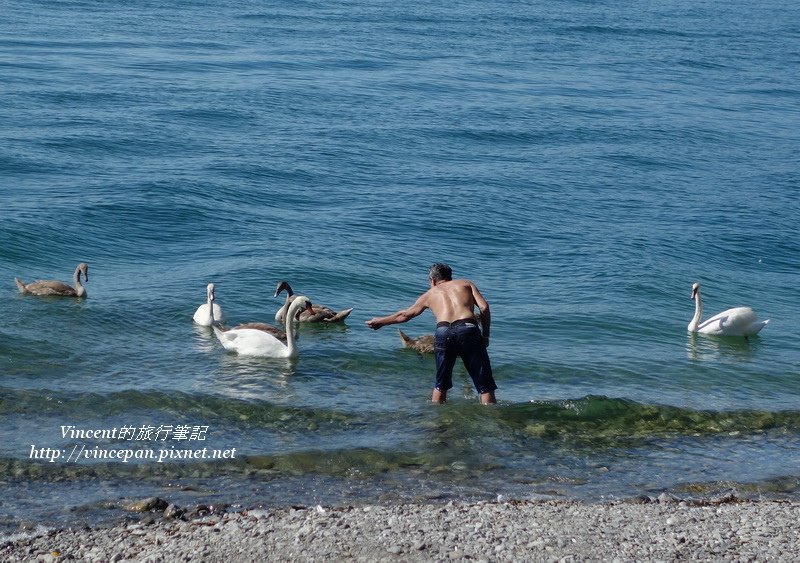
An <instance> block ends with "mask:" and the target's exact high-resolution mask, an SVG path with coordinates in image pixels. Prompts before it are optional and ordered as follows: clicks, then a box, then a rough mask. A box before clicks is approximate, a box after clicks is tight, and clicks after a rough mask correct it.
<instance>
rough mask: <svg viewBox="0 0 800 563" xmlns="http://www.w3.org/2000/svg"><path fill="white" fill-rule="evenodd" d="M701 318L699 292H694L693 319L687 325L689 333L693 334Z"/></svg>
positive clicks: (701, 309) (701, 305)
mask: <svg viewBox="0 0 800 563" xmlns="http://www.w3.org/2000/svg"><path fill="white" fill-rule="evenodd" d="M702 316H703V300H702V299H701V298H700V290H699V289H698V290H697V291H695V292H694V317H692V320H691V322H690V323H689V331H690V332H695V331H696V330H697V325H699V324H700V317H702Z"/></svg>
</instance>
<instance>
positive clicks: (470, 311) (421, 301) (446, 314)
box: [366, 279, 491, 346]
mask: <svg viewBox="0 0 800 563" xmlns="http://www.w3.org/2000/svg"><path fill="white" fill-rule="evenodd" d="M475 307H477V308H478V310H479V311H480V319H481V329H482V330H481V332H482V334H483V339H484V342H485V343H486V345H487V346H488V345H489V330H490V326H491V314H490V312H489V304H488V303H487V302H486V299H484V298H483V295H481V292H480V291H479V290H478V288H477V287H476V286H475V284H474V283H472V282H471V281H469V280H465V279H459V280H431V288H430V289H429V290H428V291H426V292H425V293H423V294H422V295H420V296H419V298H418V299H417V300H416V301H415V302H414V304H413V305H411V307H409V308H407V309H403V310H401V311H398V312H396V313H394V314H393V315H389V316H386V317H375V318H373V319H370V320H368V321H366V325H367V326H368V327H370V328H372V329H376V330H377V329H379V328H381V327H382V326H386V325H390V324H396V323H404V322H407V321H409V320H411V319H413V318H414V317H416V316H418V315H420V314H422V312H423V311H425V309H430V310H431V312H432V313H433V315H434V316H435V317H436V322H450V323H451V322H453V321H458V320H461V319H471V318H473V316H474V314H475Z"/></svg>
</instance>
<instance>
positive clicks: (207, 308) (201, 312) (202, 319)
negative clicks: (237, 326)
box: [192, 283, 225, 326]
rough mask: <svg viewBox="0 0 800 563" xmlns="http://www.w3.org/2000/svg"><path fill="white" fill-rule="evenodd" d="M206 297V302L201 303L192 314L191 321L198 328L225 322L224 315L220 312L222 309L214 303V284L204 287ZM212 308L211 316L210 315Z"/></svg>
mask: <svg viewBox="0 0 800 563" xmlns="http://www.w3.org/2000/svg"><path fill="white" fill-rule="evenodd" d="M206 296H207V298H208V301H206V302H205V303H203V304H202V305H200V306H199V307H198V308H197V311H195V312H194V317H192V319H193V320H194V322H196V323H197V324H199V325H200V326H211V325H212V324H214V323H215V322H222V321H224V320H225V315H224V314H223V312H222V307H220V306H219V305H218V304H217V303H216V296H215V294H214V284H213V283H210V284H208V286H207V287H206ZM212 307H213V313H214V314H213V315H212V314H211V313H212Z"/></svg>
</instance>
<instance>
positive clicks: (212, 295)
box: [206, 283, 214, 301]
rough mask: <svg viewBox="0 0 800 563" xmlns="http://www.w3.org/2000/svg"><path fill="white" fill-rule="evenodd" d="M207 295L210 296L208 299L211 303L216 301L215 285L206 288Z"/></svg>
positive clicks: (211, 284)
mask: <svg viewBox="0 0 800 563" xmlns="http://www.w3.org/2000/svg"><path fill="white" fill-rule="evenodd" d="M206 294H207V295H208V299H209V300H210V301H213V300H214V284H213V283H210V284H208V285H207V286H206Z"/></svg>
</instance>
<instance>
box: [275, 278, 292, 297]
mask: <svg viewBox="0 0 800 563" xmlns="http://www.w3.org/2000/svg"><path fill="white" fill-rule="evenodd" d="M281 291H286V293H287V294H288V295H289V297H291V296H292V295H294V291H292V286H291V285H289V282H287V281H283V280H281V281H279V282H278V287H276V288H275V295H273V297H277V296H278V295H280V293H281Z"/></svg>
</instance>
